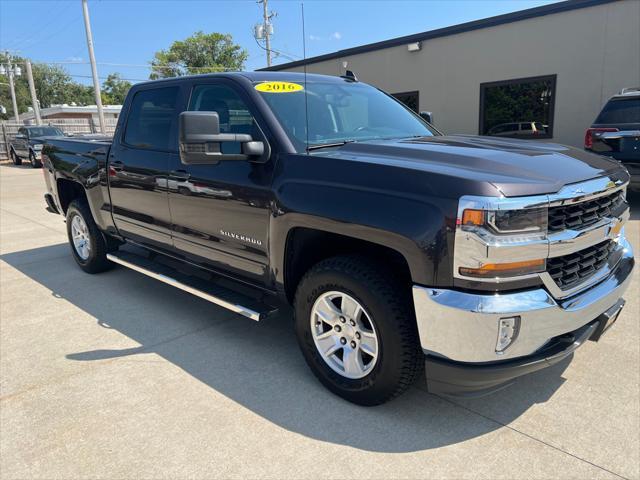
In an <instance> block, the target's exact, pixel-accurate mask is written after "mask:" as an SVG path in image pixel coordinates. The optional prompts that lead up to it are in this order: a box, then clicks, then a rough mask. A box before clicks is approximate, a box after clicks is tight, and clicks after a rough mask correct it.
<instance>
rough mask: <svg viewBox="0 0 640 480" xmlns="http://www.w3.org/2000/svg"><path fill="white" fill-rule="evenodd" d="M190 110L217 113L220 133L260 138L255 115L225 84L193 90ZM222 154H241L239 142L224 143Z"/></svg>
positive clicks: (202, 86) (201, 86)
mask: <svg viewBox="0 0 640 480" xmlns="http://www.w3.org/2000/svg"><path fill="white" fill-rule="evenodd" d="M189 110H193V111H203V112H217V113H218V120H219V121H220V133H240V134H247V135H251V137H252V138H253V139H254V140H256V139H258V138H259V137H260V135H259V133H258V127H257V125H256V123H255V120H254V118H253V115H252V114H251V112H249V108H248V107H247V104H246V103H245V102H244V100H242V98H240V96H239V95H238V93H237V92H236V91H235V90H233V89H232V88H231V87H229V86H227V85H224V84H211V85H198V86H196V87H195V88H194V89H193V92H192V94H191V100H190V101H189ZM221 151H222V153H241V145H240V143H239V142H222V144H221Z"/></svg>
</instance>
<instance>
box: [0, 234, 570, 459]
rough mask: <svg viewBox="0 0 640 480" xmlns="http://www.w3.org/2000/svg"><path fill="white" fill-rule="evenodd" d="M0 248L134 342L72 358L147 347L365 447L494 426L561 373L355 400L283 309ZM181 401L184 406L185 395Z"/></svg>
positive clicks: (241, 397)
mask: <svg viewBox="0 0 640 480" xmlns="http://www.w3.org/2000/svg"><path fill="white" fill-rule="evenodd" d="M0 258H1V259H2V260H3V261H5V262H6V263H7V264H9V265H11V266H13V267H14V268H15V269H17V270H18V271H20V272H22V273H23V274H24V275H26V276H28V277H30V278H31V279H32V280H34V281H36V282H38V283H39V284H41V285H43V286H44V287H46V288H47V289H49V290H51V292H52V295H54V296H55V297H56V298H62V299H64V300H66V301H68V302H70V303H71V304H73V305H75V306H76V307H78V308H80V309H82V310H83V311H84V312H86V313H87V314H89V315H91V316H92V317H93V318H95V319H96V321H97V325H98V328H109V329H114V330H116V331H118V332H120V333H121V334H122V335H125V336H127V337H129V338H130V339H132V340H134V341H135V342H137V343H139V344H140V346H139V347H135V348H125V349H110V348H98V349H96V348H95V346H96V345H95V343H94V344H88V345H87V349H86V350H85V351H79V352H68V353H67V354H66V358H67V359H69V360H70V361H75V362H87V363H91V362H96V361H102V362H106V363H103V364H102V365H103V366H102V367H100V368H107V367H106V366H105V365H109V364H110V363H109V362H117V361H118V360H119V359H121V358H127V357H132V356H135V355H139V354H149V353H154V354H156V355H158V356H159V357H162V358H163V359H165V360H167V361H169V362H171V363H172V364H174V365H176V366H178V367H179V368H180V369H182V370H183V371H184V372H186V373H187V374H189V375H192V376H193V377H195V378H197V379H198V380H199V381H201V382H203V383H204V384H206V385H208V386H209V387H210V388H212V389H214V390H216V391H217V392H219V393H221V394H223V395H225V396H226V397H228V398H230V399H232V400H233V401H235V402H237V403H238V404H240V405H242V406H243V407H245V408H247V409H249V410H251V411H252V412H255V413H256V414H258V415H260V416H262V417H263V418H265V419H267V420H269V421H271V422H273V423H274V424H276V425H278V426H280V427H281V428H284V429H287V430H289V431H292V432H296V433H299V434H301V435H305V436H307V437H310V438H313V439H317V440H321V441H324V442H330V443H334V444H339V445H346V446H350V447H354V448H358V449H363V450H368V451H376V452H414V451H420V450H426V449H431V448H437V447H442V446H446V445H452V444H455V443H458V442H462V441H464V440H468V439H471V438H475V437H479V436H482V435H485V434H487V433H489V432H491V431H493V430H496V429H499V428H501V427H502V426H504V425H506V424H508V423H509V422H511V421H512V420H514V419H516V418H517V417H519V416H520V415H521V414H522V413H523V412H525V411H526V410H527V409H529V408H530V407H531V406H532V405H534V404H537V403H543V402H545V401H547V400H548V399H549V398H550V397H551V396H552V395H553V394H554V392H555V391H556V390H557V389H558V388H559V387H560V386H561V385H562V383H563V382H564V379H563V378H562V373H563V371H564V370H565V369H566V367H567V365H568V362H569V360H567V361H564V362H562V363H560V364H558V365H555V366H553V367H550V368H548V369H546V370H543V371H540V372H536V373H534V374H531V375H529V376H527V377H526V378H524V379H521V380H519V381H517V382H516V383H515V384H514V385H512V386H511V387H510V388H508V389H506V390H503V391H501V392H498V393H496V394H494V395H492V396H488V397H484V398H480V399H465V400H448V399H443V398H440V397H437V396H434V395H431V394H429V393H427V392H426V386H425V385H424V381H423V380H422V381H421V382H419V384H418V385H417V386H416V387H414V388H412V389H411V390H410V391H409V392H407V393H406V394H404V395H402V396H401V397H399V398H397V399H395V400H393V401H391V402H389V403H387V404H385V405H382V406H379V407H373V408H364V407H358V406H355V405H352V404H350V403H348V402H345V401H343V400H342V399H340V398H338V397H336V396H334V395H332V394H331V393H330V392H329V391H327V390H326V389H325V388H324V387H322V385H321V384H320V383H319V382H318V381H317V380H316V379H315V377H314V376H313V374H312V373H311V371H310V370H309V369H308V368H307V366H306V364H305V362H304V360H303V358H302V355H301V354H300V352H299V350H298V346H297V344H296V340H295V336H294V332H293V328H292V320H291V316H290V313H289V312H286V313H283V314H281V315H279V316H277V317H275V318H272V319H269V320H267V321H265V322H262V323H257V322H252V321H251V320H248V319H245V318H243V317H240V316H236V315H234V314H231V313H229V312H227V311H226V310H223V309H220V308H218V307H216V306H214V305H211V304H210V303H208V302H205V301H204V300H201V299H199V298H197V297H194V296H191V295H189V294H187V293H184V292H182V291H179V290H176V289H174V288H172V287H170V286H167V285H164V284H162V283H160V282H157V281H155V280H153V279H150V278H147V277H145V276H143V275H141V274H138V273H136V272H133V271H129V270H126V269H124V268H114V269H113V270H111V271H109V272H106V273H104V274H100V275H87V274H85V273H83V272H82V271H81V270H80V269H79V268H77V266H76V265H75V264H74V262H73V260H72V258H71V256H70V254H69V250H68V246H67V245H66V244H58V245H52V246H48V247H43V248H36V249H32V250H25V251H20V252H15V253H9V254H5V255H2V256H1V257H0ZM34 258H38V259H41V260H39V261H34ZM52 328H54V327H52ZM98 337H99V335H98ZM159 381H162V378H161V377H159ZM141 388H142V387H141ZM157 401H158V402H162V401H163V400H162V399H161V398H158V399H157ZM214 401H215V399H214V398H212V402H214ZM184 402H185V405H184V407H185V411H188V409H189V398H188V397H185V398H184ZM212 408H216V407H215V405H214V404H213V403H212ZM158 421H159V422H162V421H165V420H164V419H162V418H160V419H158ZM203 428H204V427H203Z"/></svg>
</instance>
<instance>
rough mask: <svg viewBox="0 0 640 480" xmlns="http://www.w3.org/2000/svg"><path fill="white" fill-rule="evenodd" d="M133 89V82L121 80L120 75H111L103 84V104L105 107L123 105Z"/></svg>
mask: <svg viewBox="0 0 640 480" xmlns="http://www.w3.org/2000/svg"><path fill="white" fill-rule="evenodd" d="M130 88H131V82H128V81H127V80H123V79H122V78H120V74H119V73H111V74H109V75H108V76H107V79H106V80H105V81H104V83H103V84H102V103H103V104H105V105H122V104H123V103H124V99H125V97H126V96H127V92H129V89H130Z"/></svg>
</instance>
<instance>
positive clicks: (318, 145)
mask: <svg viewBox="0 0 640 480" xmlns="http://www.w3.org/2000/svg"><path fill="white" fill-rule="evenodd" d="M353 142H355V140H343V141H341V142H333V143H316V144H313V145H307V152H310V151H311V150H319V149H321V148H331V147H341V146H343V145H346V144H347V143H353Z"/></svg>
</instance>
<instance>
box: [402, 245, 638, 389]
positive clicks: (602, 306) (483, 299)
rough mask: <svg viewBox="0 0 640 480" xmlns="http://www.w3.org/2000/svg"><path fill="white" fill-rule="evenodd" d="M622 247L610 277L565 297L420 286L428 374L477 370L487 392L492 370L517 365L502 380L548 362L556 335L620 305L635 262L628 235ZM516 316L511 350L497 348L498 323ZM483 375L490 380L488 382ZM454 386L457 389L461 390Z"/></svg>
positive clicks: (417, 300)
mask: <svg viewBox="0 0 640 480" xmlns="http://www.w3.org/2000/svg"><path fill="white" fill-rule="evenodd" d="M621 246H622V247H623V255H622V258H621V259H620V261H619V262H618V264H617V265H616V266H615V268H614V269H613V270H612V271H611V273H610V275H609V276H608V277H607V278H606V279H604V280H603V281H601V282H600V283H599V284H597V285H595V286H593V287H591V288H589V289H587V290H585V291H583V292H580V293H578V294H576V295H574V296H572V297H570V298H565V299H561V300H559V299H558V300H557V299H555V298H554V297H553V296H552V295H551V294H549V293H548V291H547V290H546V289H544V288H538V289H532V290H525V291H518V292H514V293H505V294H479V293H470V292H464V291H457V290H443V289H435V288H427V287H422V286H418V285H415V286H414V287H413V300H414V306H415V311H416V319H417V323H418V332H419V335H420V343H421V345H422V349H423V351H424V353H425V354H426V355H427V376H428V377H429V375H430V374H431V377H432V378H436V377H439V381H440V380H444V381H445V382H446V378H447V375H449V376H452V377H455V375H454V374H453V373H452V372H453V371H452V370H451V369H452V368H454V369H469V368H471V369H472V370H474V369H475V370H476V373H475V374H474V375H475V376H476V377H478V375H479V377H478V378H476V380H474V382H472V383H473V384H474V385H475V388H472V389H471V390H482V389H486V388H487V387H492V386H495V382H493V381H492V380H491V375H492V373H490V372H495V371H498V370H501V369H502V370H504V369H513V370H511V372H510V373H509V374H508V375H506V377H505V376H504V375H502V377H501V379H502V381H505V378H506V381H508V380H509V379H510V378H515V377H517V376H520V375H523V374H525V373H529V372H530V371H533V370H539V369H540V368H544V367H545V366H549V362H548V358H547V357H542V358H538V356H539V355H540V354H541V352H543V351H544V349H545V348H546V347H548V346H549V344H551V343H553V340H554V339H556V338H557V337H560V336H562V335H564V334H567V333H570V332H574V333H576V334H578V332H580V331H581V329H582V328H583V327H585V326H587V325H588V324H593V322H594V320H596V319H601V315H603V314H604V313H606V312H609V311H610V310H611V309H612V308H614V307H615V306H616V305H617V304H618V302H619V301H620V299H621V297H622V295H623V294H624V292H625V291H626V289H627V288H628V286H629V283H630V282H631V271H632V270H633V266H634V259H633V252H632V250H631V246H630V245H629V243H628V242H627V240H626V239H622V240H621ZM514 316H519V317H520V326H519V332H518V333H517V336H516V338H515V340H513V342H512V343H511V344H510V345H509V347H508V348H507V349H506V350H504V351H503V352H496V342H497V339H498V328H499V321H500V319H502V318H505V317H514ZM598 321H599V320H598ZM596 323H597V322H596ZM596 327H597V325H596ZM592 333H593V332H592ZM585 335H586V334H585ZM589 336H591V335H589ZM587 338H588V337H587ZM580 343H582V342H580ZM580 343H579V344H580ZM579 344H578V345H579ZM575 348H577V345H576V347H575ZM575 348H574V349H575ZM569 353H571V352H568V353H567V354H566V355H564V356H567V355H569ZM514 360H518V361H516V362H515V363H513V364H512V363H511V362H510V361H514ZM523 361H524V362H525V363H524V364H525V365H529V364H531V362H534V363H535V367H536V368H533V370H531V369H530V368H529V367H524V366H523V364H522V362H523ZM429 362H431V368H429V367H430V363H429ZM478 364H483V365H478ZM445 367H447V368H445ZM447 369H448V371H449V373H447ZM478 369H480V370H478ZM512 374H513V375H512ZM434 375H435V377H434ZM443 375H444V377H443ZM483 376H484V377H485V380H487V381H486V382H485V384H483V382H482V378H483ZM432 384H433V382H432ZM451 390H452V391H454V393H455V390H456V389H454V388H452V389H451ZM463 390H465V389H463Z"/></svg>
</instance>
